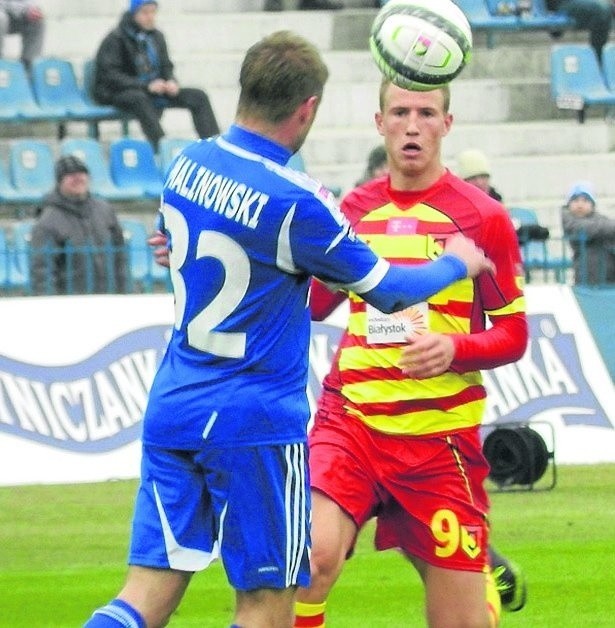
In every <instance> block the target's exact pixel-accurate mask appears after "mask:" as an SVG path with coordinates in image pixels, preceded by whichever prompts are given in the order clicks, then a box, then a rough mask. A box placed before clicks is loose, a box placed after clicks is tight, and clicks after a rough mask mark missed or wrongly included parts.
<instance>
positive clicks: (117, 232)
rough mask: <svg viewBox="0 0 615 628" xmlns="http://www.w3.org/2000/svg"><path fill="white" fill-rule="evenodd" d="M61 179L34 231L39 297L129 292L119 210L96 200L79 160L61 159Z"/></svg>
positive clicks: (45, 202)
mask: <svg viewBox="0 0 615 628" xmlns="http://www.w3.org/2000/svg"><path fill="white" fill-rule="evenodd" d="M55 175H56V187H55V188H54V190H53V191H52V192H50V193H49V194H48V195H47V196H46V197H45V198H44V199H43V202H42V205H41V207H40V209H39V213H38V218H37V221H36V223H35V225H34V227H33V230H32V240H31V246H32V262H31V275H32V290H33V292H34V294H87V293H109V292H111V293H116V292H120V293H121V292H125V291H126V275H125V273H126V256H125V254H124V250H123V247H124V237H123V235H122V228H121V226H120V224H119V221H118V219H117V217H116V215H115V212H114V210H113V208H112V207H111V206H110V205H109V204H108V203H107V202H106V201H103V200H102V199H98V198H94V197H92V196H91V194H90V177H89V172H88V169H87V166H86V165H85V164H84V163H83V162H82V161H81V160H80V159H78V158H77V157H74V156H72V155H70V156H64V157H61V158H60V159H58V161H57V162H56V166H55ZM84 247H85V248H84Z"/></svg>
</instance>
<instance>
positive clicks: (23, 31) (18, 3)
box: [0, 0, 45, 71]
mask: <svg viewBox="0 0 615 628" xmlns="http://www.w3.org/2000/svg"><path fill="white" fill-rule="evenodd" d="M14 33H17V34H19V35H20V36H21V61H22V63H23V64H24V66H25V68H26V70H28V71H30V68H31V67H32V61H34V59H35V58H36V57H40V56H41V52H42V50H43V41H44V37H45V18H44V15H43V12H42V10H41V9H40V7H38V6H37V5H36V4H34V3H32V2H28V1H24V0H0V57H2V53H3V49H4V38H5V37H6V36H7V35H12V34H14Z"/></svg>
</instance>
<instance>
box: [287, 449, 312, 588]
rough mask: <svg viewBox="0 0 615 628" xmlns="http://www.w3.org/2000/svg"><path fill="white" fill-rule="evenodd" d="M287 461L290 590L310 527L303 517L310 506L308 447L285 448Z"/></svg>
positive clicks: (294, 582)
mask: <svg viewBox="0 0 615 628" xmlns="http://www.w3.org/2000/svg"><path fill="white" fill-rule="evenodd" d="M284 455H285V457H286V464H287V471H286V486H285V491H284V501H285V510H286V586H287V587H290V586H293V585H294V584H296V582H297V574H298V572H299V569H300V567H301V559H302V557H303V554H304V552H305V546H306V542H307V539H306V533H305V530H306V525H305V521H304V517H303V513H304V512H305V505H306V490H307V485H306V484H307V478H306V475H305V445H304V444H301V443H298V444H294V445H287V446H286V447H285V448H284Z"/></svg>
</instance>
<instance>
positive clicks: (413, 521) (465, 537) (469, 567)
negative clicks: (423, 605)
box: [376, 431, 489, 572]
mask: <svg viewBox="0 0 615 628" xmlns="http://www.w3.org/2000/svg"><path fill="white" fill-rule="evenodd" d="M402 444H403V445H405V448H404V447H398V448H397V450H396V452H395V453H396V454H397V456H396V459H395V460H389V461H388V462H387V464H388V467H387V468H386V469H385V471H386V472H384V471H383V475H382V481H383V482H384V483H385V486H386V487H387V489H388V490H389V492H390V494H391V495H392V497H393V499H392V500H390V501H389V502H387V504H386V506H385V507H384V508H382V509H381V511H380V512H379V513H378V525H377V530H376V545H377V547H378V548H379V549H388V548H392V547H399V548H401V549H403V550H404V551H405V552H406V553H407V554H408V555H413V556H417V557H418V558H421V559H423V560H425V561H427V562H429V563H430V564H432V565H435V566H438V567H441V568H443V569H454V570H460V571H477V572H481V571H482V570H483V569H484V567H485V564H486V561H487V543H488V533H489V530H488V525H487V511H488V501H489V500H488V497H487V494H486V491H485V489H484V486H483V483H484V479H485V477H486V474H487V472H488V465H487V462H486V460H485V459H484V456H483V455H482V451H480V443H479V441H478V440H477V438H476V435H475V434H473V433H472V432H471V431H470V432H468V433H464V434H456V435H454V436H444V437H433V438H420V439H416V440H412V441H408V442H405V443H402ZM391 447H392V448H395V447H396V444H395V442H392V443H391ZM406 450H407V451H408V453H407V454H406V453H405V451H406Z"/></svg>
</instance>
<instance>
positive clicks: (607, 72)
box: [602, 41, 615, 93]
mask: <svg viewBox="0 0 615 628" xmlns="http://www.w3.org/2000/svg"><path fill="white" fill-rule="evenodd" d="M602 70H603V72H604V80H605V82H606V86H607V87H608V89H610V90H611V91H612V92H613V93H615V42H612V41H609V42H607V43H606V44H605V45H604V47H603V48H602Z"/></svg>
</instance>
